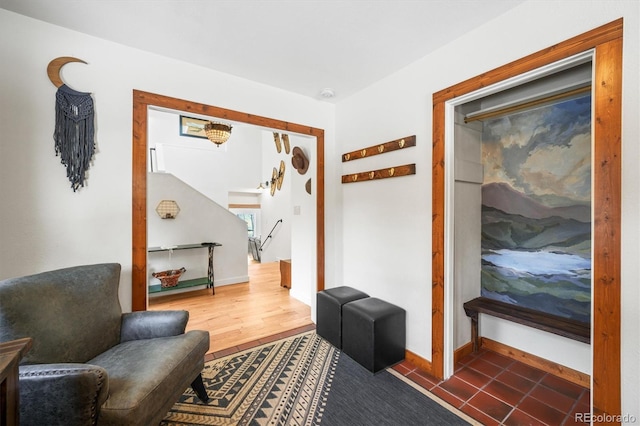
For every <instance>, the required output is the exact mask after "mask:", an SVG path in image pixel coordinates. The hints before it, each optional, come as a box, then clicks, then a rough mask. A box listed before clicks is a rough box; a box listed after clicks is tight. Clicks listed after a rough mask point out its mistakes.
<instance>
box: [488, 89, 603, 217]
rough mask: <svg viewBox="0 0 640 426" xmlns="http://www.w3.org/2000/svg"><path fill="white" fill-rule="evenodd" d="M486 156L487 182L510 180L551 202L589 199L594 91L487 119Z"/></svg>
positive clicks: (518, 188)
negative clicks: (574, 97) (563, 100)
mask: <svg viewBox="0 0 640 426" xmlns="http://www.w3.org/2000/svg"><path fill="white" fill-rule="evenodd" d="M482 156H483V159H482V160H483V164H484V184H489V183H494V182H506V183H508V184H509V185H511V186H512V187H513V188H514V189H516V190H518V191H520V192H522V193H525V194H527V195H529V196H533V197H535V198H538V199H544V200H546V203H547V204H549V203H551V204H564V202H562V201H559V200H560V199H564V200H566V199H569V200H570V201H571V202H573V203H576V202H577V203H587V202H589V200H590V198H591V96H589V95H588V96H584V97H581V98H578V99H573V100H569V101H565V102H562V103H558V104H554V105H550V106H544V107H540V108H536V109H532V110H527V111H524V112H520V113H516V114H511V115H507V116H503V117H499V118H496V119H493V120H487V121H485V122H484V127H483V140H482ZM558 197H560V198H558ZM551 200H556V201H551Z"/></svg>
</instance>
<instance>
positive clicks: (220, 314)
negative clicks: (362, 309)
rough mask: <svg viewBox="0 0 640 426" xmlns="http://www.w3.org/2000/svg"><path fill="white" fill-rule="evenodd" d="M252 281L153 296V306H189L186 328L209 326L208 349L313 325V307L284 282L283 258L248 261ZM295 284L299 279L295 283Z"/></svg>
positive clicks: (233, 348) (230, 348)
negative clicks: (293, 293) (282, 273)
mask: <svg viewBox="0 0 640 426" xmlns="http://www.w3.org/2000/svg"><path fill="white" fill-rule="evenodd" d="M249 277H250V281H249V282H248V283H241V284H232V285H226V286H220V287H216V294H215V296H214V295H211V289H206V290H198V291H192V292H187V293H181V294H176V295H167V296H160V297H154V298H151V299H150V300H149V308H148V309H149V310H164V309H169V310H170V309H185V310H187V311H189V323H188V324H187V330H195V329H198V330H207V331H209V335H210V338H211V344H210V346H209V353H218V352H225V351H226V352H233V351H236V350H238V349H242V346H243V345H245V344H250V343H251V344H252V342H255V341H257V340H260V339H261V338H266V337H270V336H274V335H277V334H280V333H286V332H289V331H290V330H292V329H299V328H302V329H308V328H310V327H311V328H312V325H313V322H312V321H311V308H310V307H309V306H307V305H305V304H304V303H302V302H300V301H298V300H296V299H294V298H292V297H289V290H288V289H286V288H284V287H281V286H280V264H279V262H270V263H262V264H261V263H256V262H250V263H249ZM292 285H295V283H293V284H292Z"/></svg>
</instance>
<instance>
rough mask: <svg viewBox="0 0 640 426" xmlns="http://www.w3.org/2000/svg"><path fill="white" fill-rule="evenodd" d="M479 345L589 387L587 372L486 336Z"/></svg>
mask: <svg viewBox="0 0 640 426" xmlns="http://www.w3.org/2000/svg"><path fill="white" fill-rule="evenodd" d="M465 346H466V345H465ZM480 347H481V348H484V349H488V350H490V351H493V352H496V353H499V354H501V355H504V356H507V357H509V358H512V359H515V360H516V361H520V362H521V363H523V364H527V365H529V366H531V367H535V368H537V369H539V370H542V371H546V372H547V373H551V374H553V375H555V376H558V377H561V378H563V379H565V380H568V381H570V382H572V383H575V384H576V385H580V386H582V387H585V388H587V389H589V388H590V387H591V376H590V375H589V374H585V373H583V372H581V371H577V370H574V369H572V368H569V367H565V366H564V365H560V364H558V363H556V362H553V361H549V360H548V359H544V358H541V357H539V356H537V355H533V354H530V353H527V352H524V351H522V350H520V349H516V348H512V347H511V346H507V345H505V344H503V343H500V342H496V341H495V340H491V339H488V338H486V337H481V338H480ZM463 348H464V346H463Z"/></svg>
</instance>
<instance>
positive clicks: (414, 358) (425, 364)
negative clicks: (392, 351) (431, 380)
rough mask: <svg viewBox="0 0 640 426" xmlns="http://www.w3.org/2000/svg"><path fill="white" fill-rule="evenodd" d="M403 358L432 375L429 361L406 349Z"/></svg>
mask: <svg viewBox="0 0 640 426" xmlns="http://www.w3.org/2000/svg"><path fill="white" fill-rule="evenodd" d="M404 359H405V360H406V361H407V362H410V363H411V364H413V365H415V366H416V368H419V369H420V371H422V372H424V373H427V374H430V375H432V376H433V367H432V365H431V361H428V360H426V359H424V358H422V357H421V356H418V355H416V354H414V353H413V352H411V351H410V350H407V349H405V351H404Z"/></svg>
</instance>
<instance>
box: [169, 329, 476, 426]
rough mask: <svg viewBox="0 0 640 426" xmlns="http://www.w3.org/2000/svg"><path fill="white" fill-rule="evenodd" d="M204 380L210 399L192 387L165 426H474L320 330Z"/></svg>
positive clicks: (256, 351)
mask: <svg viewBox="0 0 640 426" xmlns="http://www.w3.org/2000/svg"><path fill="white" fill-rule="evenodd" d="M202 377H203V379H204V384H205V387H206V388H207V391H208V394H209V398H210V400H209V402H208V403H207V404H203V403H202V402H200V400H198V398H197V397H196V396H195V394H194V392H193V390H192V389H191V388H189V389H187V390H186V391H185V393H184V394H183V395H182V397H181V398H180V400H179V401H178V402H177V403H176V404H175V405H174V407H173V408H172V410H171V411H170V412H169V413H168V414H167V416H166V417H165V419H164V420H163V422H162V423H161V425H166V426H169V425H287V426H289V425H292V426H298V425H300V426H302V425H320V424H321V422H322V425H323V426H335V425H343V424H344V425H350V426H351V425H365V424H376V425H382V424H390V425H394V426H395V425H399V424H402V425H413V424H437V425H439V424H443V425H444V424H446V425H467V424H469V423H468V422H467V421H465V420H463V419H462V418H460V417H458V416H457V415H456V414H454V413H453V412H452V411H450V409H447V408H444V407H443V406H441V405H439V404H438V403H436V402H434V401H433V399H432V398H429V397H427V396H426V395H425V394H424V393H421V392H419V391H418V390H416V389H414V388H413V387H411V386H409V385H408V384H407V383H405V382H403V381H402V380H398V378H397V377H395V376H394V375H392V374H389V373H388V372H387V371H384V372H381V373H378V374H376V375H373V374H371V373H369V372H368V371H367V370H365V369H364V368H363V367H361V366H360V365H358V364H357V363H355V361H353V360H352V359H351V358H349V357H348V356H346V355H344V354H341V353H340V351H339V350H337V349H335V348H334V347H333V346H332V345H331V344H329V343H328V342H327V341H325V340H324V339H322V338H320V337H318V336H317V335H316V334H315V331H310V332H307V333H303V334H298V335H296V336H292V337H289V338H286V339H283V340H278V341H276V342H272V343H269V344H266V345H263V346H259V347H257V348H252V349H249V350H246V351H243V352H239V353H237V354H233V355H230V356H228V357H225V358H221V359H217V360H213V361H210V362H208V363H206V364H205V368H204V370H203V372H202ZM459 414H461V413H459ZM463 416H464V415H463Z"/></svg>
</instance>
